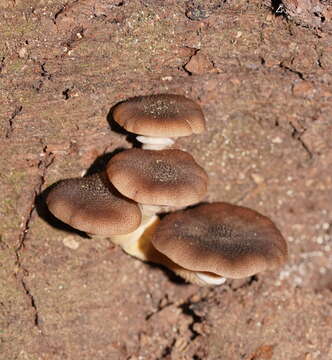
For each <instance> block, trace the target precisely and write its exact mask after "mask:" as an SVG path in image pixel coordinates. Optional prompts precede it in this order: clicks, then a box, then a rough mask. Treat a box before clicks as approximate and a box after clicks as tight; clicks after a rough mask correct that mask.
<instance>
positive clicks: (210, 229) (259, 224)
mask: <svg viewBox="0 0 332 360" xmlns="http://www.w3.org/2000/svg"><path fill="white" fill-rule="evenodd" d="M151 241H152V244H153V246H154V247H155V248H156V249H157V250H158V251H160V252H161V253H163V254H164V255H166V256H167V257H169V258H170V259H171V260H172V261H174V262H175V263H177V264H178V265H180V266H182V267H183V268H185V269H189V270H192V271H204V272H209V273H214V274H217V275H220V276H224V277H229V278H241V277H246V276H251V275H253V274H256V273H257V272H260V271H264V270H266V269H273V268H275V267H277V266H279V265H281V264H282V263H284V262H285V260H286V258H287V244H286V241H285V240H284V238H283V236H282V235H281V233H280V231H279V230H278V229H277V228H276V226H275V225H274V224H273V222H272V221H271V220H270V219H268V218H267V217H265V216H263V215H261V214H259V213H258V212H256V211H254V210H251V209H248V208H245V207H241V206H236V205H231V204H227V203H221V202H220V203H212V204H205V205H200V206H197V207H195V208H193V209H189V210H186V211H178V212H176V213H173V214H170V215H167V216H166V217H165V218H164V219H162V220H161V222H160V224H159V226H158V227H157V229H156V231H155V233H154V235H153V236H152V239H151Z"/></svg>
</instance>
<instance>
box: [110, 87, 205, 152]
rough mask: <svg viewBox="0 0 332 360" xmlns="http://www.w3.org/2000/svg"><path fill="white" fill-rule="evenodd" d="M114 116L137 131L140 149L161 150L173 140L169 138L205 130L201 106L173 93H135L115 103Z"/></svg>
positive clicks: (124, 125) (117, 120) (125, 126)
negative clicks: (137, 94)
mask: <svg viewBox="0 0 332 360" xmlns="http://www.w3.org/2000/svg"><path fill="white" fill-rule="evenodd" d="M112 115H113V118H114V120H115V121H116V122H117V123H118V124H119V125H121V126H123V127H124V128H125V129H126V130H128V131H130V132H133V133H135V134H139V135H141V136H138V137H137V140H138V141H140V142H141V143H143V148H144V149H150V150H161V149H164V148H165V147H168V146H170V145H172V144H173V143H174V141H173V140H172V139H171V138H176V137H179V136H188V135H192V134H199V133H201V132H203V131H204V130H205V119H204V115H203V112H202V109H201V107H200V106H199V105H198V104H197V103H195V102H194V101H192V100H190V99H188V98H186V97H184V96H181V95H174V94H159V95H149V96H138V97H134V98H131V99H129V100H127V101H124V102H121V103H119V104H118V105H117V106H115V108H114V110H113V113H112Z"/></svg>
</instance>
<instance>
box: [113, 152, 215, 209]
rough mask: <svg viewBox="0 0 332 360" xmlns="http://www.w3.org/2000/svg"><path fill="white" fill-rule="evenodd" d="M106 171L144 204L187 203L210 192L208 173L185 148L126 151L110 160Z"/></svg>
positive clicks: (128, 193)
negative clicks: (183, 149)
mask: <svg viewBox="0 0 332 360" xmlns="http://www.w3.org/2000/svg"><path fill="white" fill-rule="evenodd" d="M106 171H107V175H108V178H109V179H110V181H111V182H112V184H113V185H114V186H115V187H116V188H117V190H118V191H120V193H121V194H123V195H125V196H126V197H128V198H130V199H133V200H135V201H137V202H139V203H142V204H151V205H171V206H186V205H189V204H193V203H195V202H198V201H200V200H201V199H202V198H203V197H204V196H205V194H206V191H207V181H208V177H207V174H206V172H205V171H204V169H203V168H202V167H200V166H199V165H198V164H197V163H196V162H195V160H194V158H193V157H192V156H191V155H190V154H188V153H186V152H184V151H181V150H161V151H153V150H142V149H130V150H126V151H123V152H121V153H119V154H117V155H115V156H114V157H113V158H112V159H111V160H110V161H109V162H108V164H107V170H106Z"/></svg>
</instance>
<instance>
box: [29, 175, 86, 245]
mask: <svg viewBox="0 0 332 360" xmlns="http://www.w3.org/2000/svg"><path fill="white" fill-rule="evenodd" d="M57 183H58V182H56V183H54V184H52V185H51V186H49V187H48V188H47V189H45V190H44V191H43V192H41V193H40V194H39V195H38V196H37V197H36V201H35V207H36V211H37V214H38V215H39V216H40V217H41V218H42V219H43V220H44V221H46V222H47V223H48V224H50V225H51V226H53V227H55V228H57V229H59V230H62V231H65V232H68V233H73V234H77V235H79V236H81V237H82V238H85V239H91V237H90V236H89V235H88V234H87V233H86V232H84V231H80V230H77V229H74V228H73V227H71V226H70V225H68V224H66V223H64V222H62V221H61V220H59V219H58V218H56V217H55V216H54V215H53V214H52V213H51V212H50V211H49V210H48V207H47V204H46V198H47V195H48V194H49V192H50V191H51V190H52V188H53V187H54V186H55V185H56V184H57Z"/></svg>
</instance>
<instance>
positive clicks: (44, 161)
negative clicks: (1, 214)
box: [15, 146, 54, 333]
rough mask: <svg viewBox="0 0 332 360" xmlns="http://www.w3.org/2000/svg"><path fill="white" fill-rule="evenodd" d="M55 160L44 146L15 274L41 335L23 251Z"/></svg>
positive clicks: (19, 246)
mask: <svg viewBox="0 0 332 360" xmlns="http://www.w3.org/2000/svg"><path fill="white" fill-rule="evenodd" d="M53 160H54V156H53V154H52V153H51V152H48V151H47V146H43V153H42V155H41V159H40V160H39V162H38V164H37V167H38V169H39V170H40V174H39V176H38V178H37V180H36V183H35V186H34V188H33V197H32V200H31V203H30V206H29V209H28V211H27V213H26V215H25V217H24V221H23V228H22V230H21V232H20V234H19V236H18V243H17V245H16V248H15V256H16V266H17V271H16V274H15V277H16V279H17V281H18V282H19V283H20V284H21V286H22V288H23V290H24V293H25V294H26V296H27V297H28V299H29V302H30V304H31V306H32V308H33V311H34V325H35V326H36V327H37V328H38V330H39V331H40V333H42V331H41V329H40V327H39V325H40V317H39V313H38V307H37V304H36V300H35V298H34V296H33V294H32V293H31V290H30V289H29V287H28V285H27V283H26V280H25V278H26V276H28V275H29V272H28V270H27V269H26V268H25V267H24V266H23V265H22V260H21V251H22V249H24V246H25V241H26V237H27V234H28V232H29V228H30V221H31V218H32V215H33V212H34V210H35V200H36V197H37V196H38V194H39V193H40V191H41V188H42V186H43V184H44V182H45V177H46V172H47V169H48V168H49V166H50V165H51V164H52V163H53Z"/></svg>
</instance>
